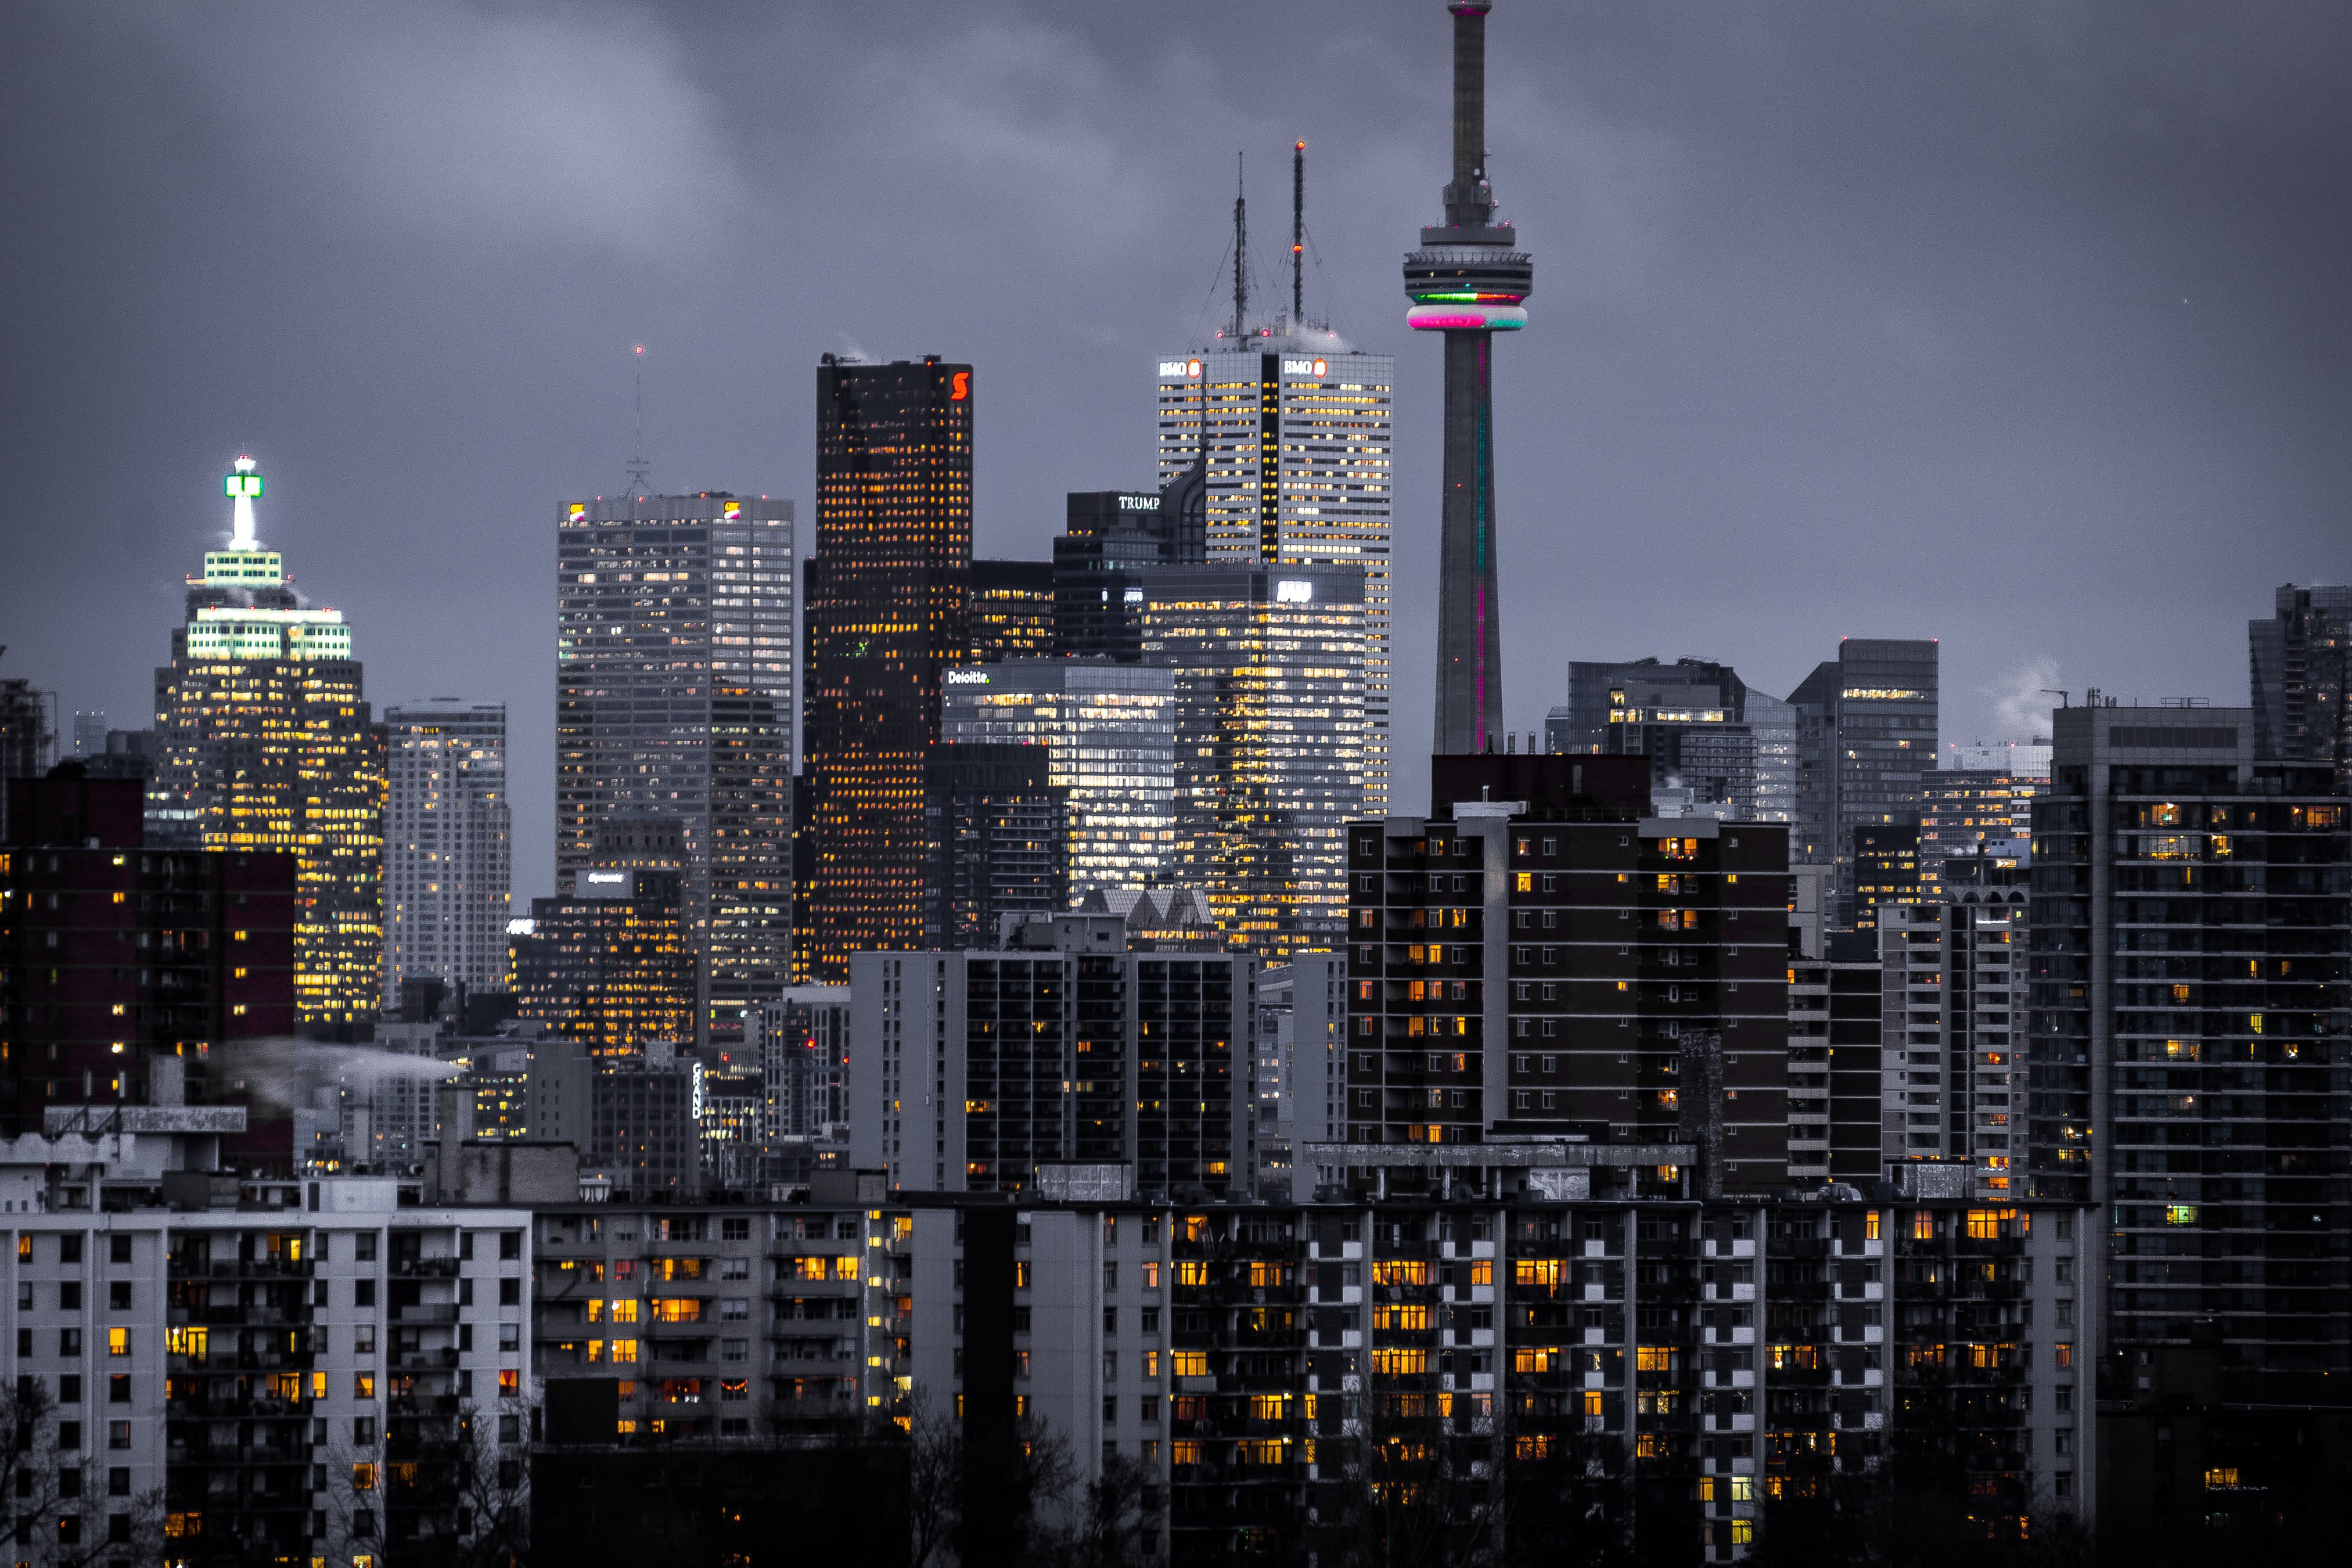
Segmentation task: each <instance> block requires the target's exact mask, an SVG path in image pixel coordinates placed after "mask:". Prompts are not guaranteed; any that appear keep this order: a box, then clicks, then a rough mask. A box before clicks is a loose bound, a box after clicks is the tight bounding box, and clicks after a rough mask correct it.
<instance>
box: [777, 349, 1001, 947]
mask: <svg viewBox="0 0 2352 1568" xmlns="http://www.w3.org/2000/svg"><path fill="white" fill-rule="evenodd" d="M816 374H817V388H816V391H817V397H816V408H817V433H816V455H817V481H816V483H817V491H816V527H817V535H816V554H815V556H814V558H813V559H812V560H811V561H810V563H809V582H808V600H807V603H808V688H807V690H808V695H807V698H806V700H805V701H804V703H803V708H802V737H803V750H804V751H805V752H806V755H807V763H808V777H809V780H810V783H811V784H812V785H813V786H814V792H815V798H814V826H815V829H816V866H815V874H814V879H813V882H812V885H811V886H810V888H809V890H808V897H807V918H808V922H809V935H810V942H811V946H812V948H813V949H814V951H813V952H812V953H811V955H810V960H809V964H808V968H809V971H810V973H812V976H813V977H814V978H815V979H818V980H825V981H837V980H840V979H842V978H844V977H845V976H846V975H847V973H848V963H849V954H851V953H852V952H856V951H858V950H859V949H862V948H909V947H914V946H917V945H919V943H920V942H921V940H922V930H923V873H924V862H925V858H926V841H925V836H924V827H923V763H924V760H925V758H926V756H927V755H928V754H929V750H930V747H931V745H932V743H933V742H936V741H937V740H938V739H939V731H940V680H941V677H942V676H943V675H944V673H945V671H946V670H947V668H949V667H950V666H951V665H955V664H960V663H961V662H963V661H964V659H966V658H968V657H969V656H970V654H971V405H972V374H971V366H970V365H965V364H942V363H940V361H939V360H938V359H937V358H936V357H927V358H925V359H924V360H922V361H921V362H920V363H910V362H908V361H905V360H898V361H895V362H893V363H889V364H848V363H838V362H836V361H835V358H834V356H833V355H831V354H827V355H825V356H824V359H823V361H822V362H821V363H819V365H818V367H817V373H816Z"/></svg>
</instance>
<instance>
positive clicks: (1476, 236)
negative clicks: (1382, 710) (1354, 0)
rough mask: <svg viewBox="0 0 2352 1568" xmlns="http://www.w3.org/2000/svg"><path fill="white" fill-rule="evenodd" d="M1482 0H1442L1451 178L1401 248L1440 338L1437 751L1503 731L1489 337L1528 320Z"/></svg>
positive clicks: (1415, 308)
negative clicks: (1492, 148) (1501, 181)
mask: <svg viewBox="0 0 2352 1568" xmlns="http://www.w3.org/2000/svg"><path fill="white" fill-rule="evenodd" d="M1490 8H1491V7H1490V5H1488V0H1451V4H1449V5H1447V6H1446V9H1447V10H1449V11H1451V12H1453V13H1454V183H1453V184H1449V185H1447V186H1446V187H1445V222H1444V224H1442V225H1440V226H1437V227H1435V228H1424V229H1423V230H1422V231H1421V248H1420V249H1419V250H1416V251H1413V252H1412V253H1410V254H1409V255H1407V256H1406V258H1405V261H1404V289H1405V292H1406V293H1407V294H1410V295H1411V296H1412V302H1413V303H1412V310H1411V312H1409V313H1408V314H1407V316H1406V318H1405V321H1406V323H1407V324H1408V325H1410V326H1412V328H1413V329H1414V330H1416V331H1425V332H1444V334H1445V504H1444V513H1443V521H1442V534H1441V542H1440V544H1439V548H1438V585H1437V595H1438V597H1437V725H1436V728H1435V730H1434V731H1433V732H1432V734H1431V749H1432V750H1433V751H1434V752H1437V753H1439V754H1440V755H1444V754H1447V753H1450V752H1483V751H1485V750H1486V747H1487V744H1488V742H1489V741H1490V740H1491V739H1492V737H1494V736H1495V735H1496V733H1497V732H1498V731H1500V730H1501V729H1502V727H1503V660H1502V626H1501V621H1500V618H1499V616H1498V613H1497V612H1498V609H1499V606H1498V605H1496V596H1495V581H1496V571H1495V439H1494V426H1495V395H1494V376H1493V370H1494V362H1493V353H1494V350H1493V343H1494V335H1495V334H1496V332H1498V331H1517V330H1518V329H1519V328H1521V327H1524V326H1526V325H1527V324H1528V313H1527V311H1526V310H1524V309H1522V308H1521V303H1520V302H1521V301H1522V300H1526V298H1527V297H1528V293H1529V292H1530V291H1531V290H1532V289H1534V287H1535V261H1534V258H1532V257H1530V256H1529V255H1528V253H1527V252H1526V251H1524V250H1521V249H1519V248H1517V246H1518V237H1517V234H1516V233H1515V232H1514V231H1513V229H1512V228H1511V226H1510V225H1508V224H1507V223H1502V222H1499V221H1497V219H1496V216H1495V193H1494V191H1493V189H1492V188H1491V187H1490V186H1489V185H1488V184H1487V183H1486V13H1487V11H1488V10H1489V9H1490Z"/></svg>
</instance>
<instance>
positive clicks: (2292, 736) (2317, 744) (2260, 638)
mask: <svg viewBox="0 0 2352 1568" xmlns="http://www.w3.org/2000/svg"><path fill="white" fill-rule="evenodd" d="M2246 643H2247V650H2248V652H2249V654H2250V655H2251V658H2252V665H2253V677H2254V679H2253V691H2254V746H2255V754H2256V755H2257V756H2260V757H2262V758H2263V759H2264V760H2266V761H2278V762H2297V763H2303V762H2311V763H2327V764H2328V765H2329V766H2331V767H2333V768H2334V769H2335V770H2336V776H2337V777H2338V778H2347V777H2352V716H2347V714H2346V712H2345V700H2346V699H2347V696H2352V587H2347V586H2345V585H2344V584H2318V585H2315V586H2310V587H2303V588H2298V587H2296V586H2295V585H2294V584H2292V583H2289V584H2286V585H2285V586H2284V587H2282V588H2280V589H2279V591H2278V604H2277V609H2276V611H2275V613H2273V615H2272V616H2271V618H2270V619H2269V620H2266V621H2249V622H2248V623H2246Z"/></svg>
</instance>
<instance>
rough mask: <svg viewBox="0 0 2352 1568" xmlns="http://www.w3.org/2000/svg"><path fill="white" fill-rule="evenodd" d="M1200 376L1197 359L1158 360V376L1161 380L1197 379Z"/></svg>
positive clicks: (1199, 363)
mask: <svg viewBox="0 0 2352 1568" xmlns="http://www.w3.org/2000/svg"><path fill="white" fill-rule="evenodd" d="M1200 376H1201V362H1200V361H1199V360H1196V359H1164V360H1161V361H1160V379H1161V380H1162V381H1197V380H1199V379H1200Z"/></svg>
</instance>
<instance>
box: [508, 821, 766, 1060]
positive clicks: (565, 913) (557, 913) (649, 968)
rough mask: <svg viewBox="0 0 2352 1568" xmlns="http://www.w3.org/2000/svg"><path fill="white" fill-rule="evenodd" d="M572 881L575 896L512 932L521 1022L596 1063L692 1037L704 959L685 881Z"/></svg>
mask: <svg viewBox="0 0 2352 1568" xmlns="http://www.w3.org/2000/svg"><path fill="white" fill-rule="evenodd" d="M574 880H575V886H576V889H577V890H576V891H573V892H571V893H558V894H557V895H555V896H554V897H553V898H551V899H533V900H531V901H530V920H529V921H524V922H521V923H520V924H519V925H518V927H517V929H516V931H515V932H514V934H513V938H512V946H511V954H512V957H511V960H510V962H511V964H512V970H511V978H510V979H509V987H510V988H511V989H512V991H513V992H514V998H515V1016H517V1017H519V1018H525V1019H530V1020H531V1021H534V1022H536V1023H538V1024H541V1025H542V1026H544V1032H545V1033H546V1034H547V1035H548V1036H549V1037H551V1038H555V1039H565V1040H577V1041H580V1042H581V1043H582V1044H583V1045H584V1046H586V1047H587V1048H588V1049H589V1050H590V1051H591V1052H592V1053H593V1054H594V1055H597V1056H632V1055H635V1054H638V1053H641V1052H643V1051H644V1050H645V1048H646V1047H647V1046H649V1045H651V1044H653V1043H654V1042H656V1041H668V1042H671V1043H673V1044H677V1043H681V1042H685V1041H688V1040H690V1039H691V1038H692V1037H693V1034H694V1027H695V1021H696V1017H697V1004H696V1000H695V997H696V987H695V973H694V972H695V968H696V953H695V944H694V933H693V930H692V926H691V922H689V921H688V920H687V919H686V918H685V910H686V901H685V900H686V897H687V892H688V889H687V884H686V879H685V878H684V877H683V876H682V875H681V874H680V873H678V872H677V871H663V870H645V869H636V868H622V867H599V866H590V867H584V868H582V869H581V870H580V871H579V872H578V873H577V875H576V877H575V879H574ZM779 994H782V993H781V992H780V993H779Z"/></svg>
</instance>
